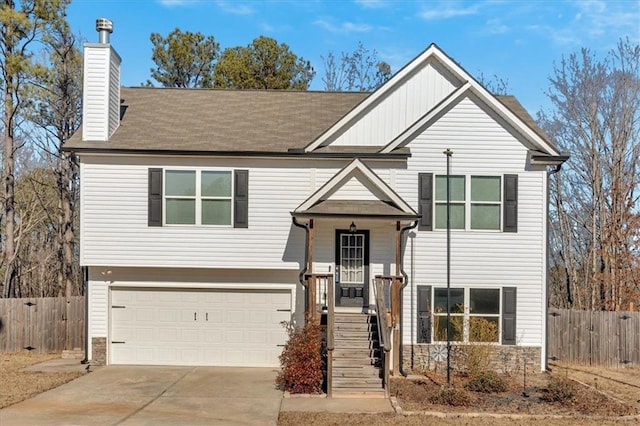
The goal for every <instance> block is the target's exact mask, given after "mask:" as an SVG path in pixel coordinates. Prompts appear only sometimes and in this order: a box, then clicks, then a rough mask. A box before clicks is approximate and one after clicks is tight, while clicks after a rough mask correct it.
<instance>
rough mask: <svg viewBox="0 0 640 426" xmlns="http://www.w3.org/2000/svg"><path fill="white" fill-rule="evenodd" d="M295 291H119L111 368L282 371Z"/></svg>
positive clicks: (113, 296) (115, 294)
mask: <svg viewBox="0 0 640 426" xmlns="http://www.w3.org/2000/svg"><path fill="white" fill-rule="evenodd" d="M290 319H291V293H290V291H288V290H287V291H274V290H263V291H260V290H194V289H185V290H180V289H159V288H153V289H141V288H138V289H125V288H118V289H114V290H113V291H112V293H111V330H110V338H109V346H110V360H109V362H110V363H111V364H139V365H220V366H246V367H277V366H279V360H278V356H279V355H280V353H281V352H282V345H283V344H284V343H285V342H286V339H287V334H286V331H285V329H284V327H283V326H282V325H281V322H282V321H289V320H290Z"/></svg>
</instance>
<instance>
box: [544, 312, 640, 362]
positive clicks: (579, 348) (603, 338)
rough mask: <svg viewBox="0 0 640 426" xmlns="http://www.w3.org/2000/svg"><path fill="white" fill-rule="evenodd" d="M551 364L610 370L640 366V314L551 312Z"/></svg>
mask: <svg viewBox="0 0 640 426" xmlns="http://www.w3.org/2000/svg"><path fill="white" fill-rule="evenodd" d="M547 356H548V358H549V360H551V361H559V362H564V363H574V364H584V365H598V366H603V367H609V368H623V367H639V366H640V312H605V311H574V310H571V309H554V308H551V309H549V314H548V318H547Z"/></svg>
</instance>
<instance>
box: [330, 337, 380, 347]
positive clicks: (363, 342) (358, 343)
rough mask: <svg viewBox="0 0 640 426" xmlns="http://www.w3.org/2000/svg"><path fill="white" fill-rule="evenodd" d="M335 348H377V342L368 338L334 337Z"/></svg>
mask: <svg viewBox="0 0 640 426" xmlns="http://www.w3.org/2000/svg"><path fill="white" fill-rule="evenodd" d="M334 345H335V348H336V349H377V348H378V342H372V341H370V340H369V339H335V340H334Z"/></svg>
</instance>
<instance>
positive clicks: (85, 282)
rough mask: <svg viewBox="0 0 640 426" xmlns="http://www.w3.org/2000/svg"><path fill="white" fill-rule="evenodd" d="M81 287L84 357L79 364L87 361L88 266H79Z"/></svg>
mask: <svg viewBox="0 0 640 426" xmlns="http://www.w3.org/2000/svg"><path fill="white" fill-rule="evenodd" d="M81 271H82V272H81V273H82V288H83V289H84V359H83V360H82V361H80V364H88V363H89V268H88V267H86V266H82V267H81Z"/></svg>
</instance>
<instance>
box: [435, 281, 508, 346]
mask: <svg viewBox="0 0 640 426" xmlns="http://www.w3.org/2000/svg"><path fill="white" fill-rule="evenodd" d="M450 291H451V299H450V306H451V311H450V312H451V314H450V318H451V341H452V342H461V343H463V342H464V343H468V342H499V341H500V289H485V288H482V289H478V288H471V289H470V288H452V289H451V290H450ZM433 293H434V294H433V311H432V312H433V340H434V341H436V342H443V341H446V340H447V289H446V288H442V287H436V288H434V290H433Z"/></svg>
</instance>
